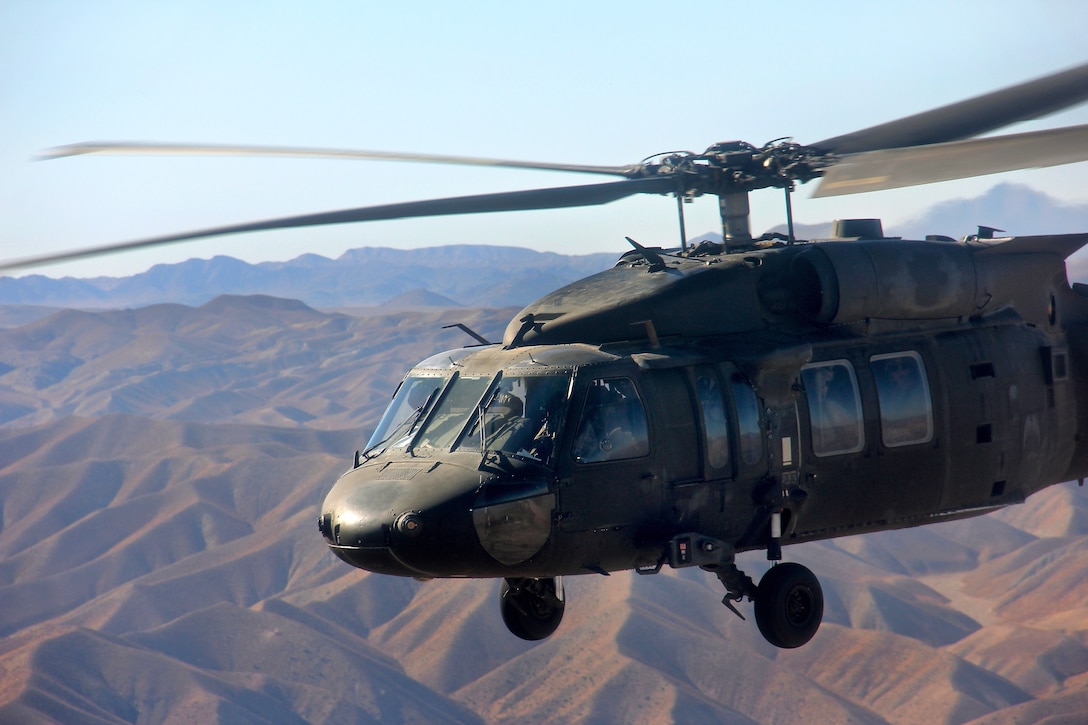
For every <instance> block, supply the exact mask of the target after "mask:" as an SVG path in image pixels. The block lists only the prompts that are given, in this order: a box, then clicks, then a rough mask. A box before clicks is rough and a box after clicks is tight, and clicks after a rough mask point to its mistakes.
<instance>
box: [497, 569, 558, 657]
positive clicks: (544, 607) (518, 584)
mask: <svg viewBox="0 0 1088 725" xmlns="http://www.w3.org/2000/svg"><path fill="white" fill-rule="evenodd" d="M565 608H566V602H564V601H563V583H562V580H561V579H560V578H559V577H555V578H547V579H525V578H523V579H504V580H503V582H502V584H501V585H500V586H499V612H500V613H501V614H502V621H503V622H505V623H506V628H507V629H509V630H510V632H511V633H512V634H514V635H516V636H518V637H520V638H522V639H526V640H529V641H530V642H533V641H536V640H538V639H544V638H545V637H548V636H549V635H551V634H552V633H553V632H554V631H555V630H556V628H557V627H558V626H559V622H561V621H562V620H563V610H564V609H565Z"/></svg>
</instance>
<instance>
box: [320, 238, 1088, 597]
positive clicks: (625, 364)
mask: <svg viewBox="0 0 1088 725" xmlns="http://www.w3.org/2000/svg"><path fill="white" fill-rule="evenodd" d="M1082 236H1083V235H1082ZM1037 239H1042V240H1044V241H1043V242H1041V243H1036V244H1034V245H1031V244H1028V243H1026V242H1027V241H1028V240H1025V239H1014V240H1011V242H1005V243H1007V244H1009V246H1008V247H1005V248H1004V249H1003V250H1002V249H1001V248H1000V244H1001V243H998V242H995V243H992V244H978V245H975V246H973V247H972V246H970V245H965V244H963V243H945V242H898V241H897V240H880V241H870V242H841V243H838V242H837V243H831V245H830V246H828V245H790V246H779V247H775V248H771V249H767V250H765V251H753V252H752V253H750V254H744V255H723V256H722V257H710V258H678V259H677V260H676V261H674V262H672V263H671V264H672V266H671V267H669V266H666V268H665V269H661V268H660V267H659V266H658V267H656V268H654V269H650V268H651V267H654V264H653V263H652V262H651V261H650V260H640V259H635V260H628V261H627V262H626V263H621V265H618V267H617V268H616V269H615V270H609V271H608V272H605V273H602V275H599V276H598V277H599V279H594V278H590V279H589V280H586V281H583V282H581V283H576V284H575V285H571V286H570V287H568V288H564V289H563V290H557V291H556V292H555V293H553V294H552V295H549V296H548V297H545V298H544V299H542V300H540V301H538V302H537V303H534V305H532V306H530V307H529V308H527V309H526V310H525V311H524V312H523V313H522V314H521V315H519V317H518V318H517V319H515V320H514V321H512V322H511V326H510V328H509V329H508V331H507V335H506V339H505V340H504V344H502V345H493V346H487V347H477V348H462V349H460V350H456V351H452V352H446V353H440V354H438V355H435V356H433V357H431V358H429V359H428V360H425V361H423V362H422V363H420V364H419V365H417V366H416V367H415V368H413V369H412V370H411V371H410V372H409V373H408V375H407V376H406V378H405V380H404V382H403V383H402V384H401V386H400V388H399V389H398V391H397V393H396V395H395V396H394V398H393V402H392V404H391V405H390V407H389V409H388V411H387V412H386V415H385V416H384V417H383V419H382V422H381V423H380V424H379V426H378V429H377V431H376V432H375V433H374V435H373V436H372V438H371V440H370V442H369V443H368V445H367V447H366V448H365V449H364V450H363V451H362V452H361V453H360V454H359V455H357V457H356V465H355V467H354V468H353V469H352V470H350V471H348V472H347V473H346V474H344V476H343V477H342V478H341V479H340V480H339V481H338V482H337V483H336V484H335V486H334V487H333V489H332V491H331V492H330V493H329V495H328V497H327V498H326V500H325V504H324V506H323V508H322V516H321V520H320V528H321V531H322V533H323V534H324V536H325V537H326V539H327V541H328V544H329V546H330V547H331V548H332V549H333V551H335V552H336V553H337V555H338V556H340V557H341V558H342V559H344V560H345V561H347V562H348V563H351V564H353V565H355V566H358V567H361V568H364V569H369V570H372V571H377V572H381V573H387V574H396V575H404V576H414V577H420V578H428V577H450V576H467V577H552V576H558V575H567V574H576V573H588V572H608V571H615V570H621V569H631V568H638V569H644V570H655V569H657V568H660V566H661V565H662V563H664V562H665V561H666V559H667V558H668V549H669V545H670V542H673V541H675V540H676V538H677V537H678V536H680V535H683V534H685V533H696V534H699V535H701V536H706V537H711V538H712V539H715V540H719V541H721V542H725V543H726V544H728V545H729V546H731V547H732V548H733V549H734V550H735V551H744V550H750V549H760V548H765V547H768V546H769V545H771V543H772V541H771V540H772V535H773V534H775V533H779V532H778V531H776V530H775V526H772V525H771V519H772V514H778V515H779V516H778V517H777V518H778V521H780V523H781V531H780V536H781V543H782V544H790V543H798V542H802V541H811V540H815V539H822V538H829V537H834V536H841V535H845V534H851V533H861V532H866V531H876V530H882V529H891V528H901V527H908V526H916V525H920V524H924V523H929V522H934V521H939V520H945V519H948V518H956V517H962V516H970V515H976V514H978V513H983V512H986V511H989V510H993V509H994V508H997V507H1001V506H1005V505H1008V504H1011V503H1017V502H1020V501H1023V500H1024V498H1025V497H1027V496H1028V495H1030V494H1031V493H1033V492H1034V491H1037V490H1039V489H1040V488H1042V487H1044V486H1047V485H1050V484H1053V483H1057V482H1060V481H1064V480H1068V479H1070V478H1078V477H1082V476H1084V475H1085V474H1086V473H1088V443H1086V442H1085V440H1084V438H1083V436H1084V434H1085V432H1086V430H1085V425H1086V423H1088V413H1086V410H1088V404H1086V402H1085V398H1086V393H1085V389H1086V387H1088V379H1086V376H1088V360H1086V358H1085V352H1086V351H1085V344H1084V334H1083V330H1084V328H1085V325H1086V324H1088V297H1086V296H1085V294H1084V291H1083V289H1080V288H1078V289H1073V288H1071V287H1070V286H1069V285H1068V283H1067V282H1066V280H1065V275H1064V264H1063V260H1064V257H1065V256H1067V255H1068V254H1069V253H1070V252H1071V251H1072V249H1075V248H1077V247H1078V246H1079V244H1083V243H1084V241H1085V239H1084V238H1080V237H1078V238H1076V239H1073V238H1072V237H1068V238H1067V237H1063V238H1054V237H1044V238H1037ZM1056 239H1057V240H1059V241H1053V240H1056ZM1046 240H1051V241H1049V242H1047V241H1046ZM840 244H842V245H850V244H852V245H854V246H853V247H847V246H841V247H840V246H838V245H840ZM881 245H882V246H881ZM922 245H932V246H922ZM806 253H807V256H802V255H805V254H806ZM882 255H887V258H886V259H884V260H883V261H882V259H883V258H882ZM904 255H907V258H908V262H909V261H911V260H914V262H915V264H918V263H924V264H926V265H928V269H922V270H916V269H913V268H912V266H911V265H909V264H908V265H907V266H903V264H902V263H901V262H900V261H889V260H901V259H903V256H904ZM911 255H913V256H911ZM919 260H920V261H919ZM882 265H883V266H882ZM1028 275H1031V277H1032V279H1028ZM609 285H611V286H609ZM948 285H956V287H955V288H954V289H945V287H946V286H948ZM647 290H649V291H647ZM714 295H716V298H715V299H713V300H711V301H709V302H708V299H704V298H710V297H712V296H714ZM589 296H594V299H595V301H594V302H593V303H592V304H587V303H586V302H585V300H586V299H587V298H588V297H589ZM711 302H712V303H713V307H709V306H707V305H708V304H711ZM1078 433H1079V436H1080V437H1078ZM775 538H776V543H777V537H775Z"/></svg>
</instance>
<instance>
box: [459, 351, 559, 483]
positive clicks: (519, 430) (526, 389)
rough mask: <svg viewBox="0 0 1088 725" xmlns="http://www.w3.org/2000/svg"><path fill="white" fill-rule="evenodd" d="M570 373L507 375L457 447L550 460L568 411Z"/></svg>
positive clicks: (497, 385)
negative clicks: (560, 425) (560, 426)
mask: <svg viewBox="0 0 1088 725" xmlns="http://www.w3.org/2000/svg"><path fill="white" fill-rule="evenodd" d="M569 388H570V374H569V373H561V374H551V375H503V376H502V377H501V378H500V379H499V381H498V382H497V383H496V385H495V386H494V388H493V389H492V390H491V391H490V392H489V393H488V396H487V398H485V400H484V402H483V405H481V409H480V412H479V414H478V415H477V416H476V419H475V420H473V422H472V424H471V425H470V426H469V428H468V429H467V430H466V431H465V434H464V436H463V437H462V438H461V440H460V441H459V442H458V444H457V450H474V451H481V450H482V451H489V452H496V453H504V454H506V455H510V456H517V457H518V458H524V459H528V460H532V461H540V462H541V463H545V464H546V463H548V461H549V460H550V459H551V456H552V451H553V450H554V448H555V437H556V434H557V433H558V431H559V423H560V421H561V420H562V418H563V414H564V411H565V410H566V400H567V394H568V391H569Z"/></svg>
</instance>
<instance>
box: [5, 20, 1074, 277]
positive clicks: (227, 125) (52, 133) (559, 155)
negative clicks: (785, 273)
mask: <svg viewBox="0 0 1088 725" xmlns="http://www.w3.org/2000/svg"><path fill="white" fill-rule="evenodd" d="M1085 61H1088V3H1085V2H1083V0H1065V1H1058V0H1051V1H1047V0H1034V1H1033V2H1026V1H1020V2H1012V1H1003V0H985V1H979V2H975V1H968V2H963V1H956V0H941V1H939V2H938V1H935V2H929V1H920V0H914V1H913V2H891V1H889V2H872V1H871V0H869V1H866V2H815V1H814V0H813V1H810V2H801V1H796V2H752V1H751V0H746V1H744V2H727V1H719V2H698V1H692V2H684V3H673V4H668V3H663V2H660V0H655V1H654V2H630V1H628V2H607V3H605V2H601V3H592V2H586V1H585V0H582V2H551V3H517V2H509V1H508V2H502V3H490V2H464V1H463V2H459V3H444V2H437V1H435V2H405V1H401V2H397V3H391V2H384V3H376V2H362V1H359V2H332V1H327V0H326V1H322V0H309V1H308V2H305V3H303V2H298V3H277V2H269V1H239V0H234V1H232V2H222V0H216V1H215V2H203V1H192V0H190V1H186V2H174V3H165V2H163V3H159V2H136V1H126V0H117V1H113V2H110V1H106V0H97V1H96V2H78V1H76V0H71V1H68V2H62V1H59V0H2V2H0V129H2V131H3V135H2V137H0V138H2V140H0V257H4V258H10V257H20V256H25V255H27V254H32V253H38V252H44V251H52V250H60V249H65V248H72V247H79V246H82V245H91V244H102V243H107V242H115V241H123V240H128V239H134V238H140V237H145V236H154V235H160V234H167V233H170V232H175V231H182V230H187V229H199V228H203V227H207V226H214V225H219V224H228V223H233V222H242V221H250V220H256V219H262V218H267V217H274V216H283V215H290V214H299V213H306V212H315V211H325V210H329V209H338V208H345V207H356V206H364V205H369V204H378V203H387V202H393V201H406V200H411V199H418V198H428V197H437V196H450V195H459V194H468V193H481V192H489V191H502V190H510V189H522V188H532V187H536V186H560V185H565V184H571V183H581V182H582V181H584V182H585V183H595V182H599V181H601V180H602V179H601V178H600V177H579V176H576V175H570V174H557V173H546V172H526V171H499V170H492V169H468V168H457V167H448V166H428V165H420V164H393V163H379V162H363V161H336V160H296V159H279V158H257V159H254V158H240V159H239V158H232V159H223V158H208V157H191V158H170V157H123V156H122V157H105V156H103V157H81V158H71V159H63V160H57V161H49V162H31V161H30V160H29V159H30V157H31V156H32V155H33V154H34V153H35V152H36V151H38V150H40V149H43V148H46V147H49V146H55V145H60V144H67V143H73V142H79V141H88V140H103V139H109V140H122V139H128V140H141V141H179V142H206V143H214V142H219V143H248V144H285V145H307V146H322V147H347V148H364V149H380V150H397V151H418V152H436V153H449V154H461V155H477V156H492V157H499V158H519V159H528V160H537V161H559V162H572V163H588V164H623V163H629V162H635V161H639V160H641V159H642V158H643V157H646V156H648V155H650V154H654V153H657V152H661V151H669V150H675V149H686V150H692V151H700V150H702V149H704V148H705V147H706V146H708V145H710V144H711V143H713V142H716V141H722V140H729V139H744V140H747V141H750V142H752V143H756V144H762V143H764V142H766V141H769V140H771V139H774V138H777V137H780V136H787V135H790V136H793V137H794V138H795V139H796V140H797V141H800V142H811V141H817V140H819V139H822V138H826V137H829V136H832V135H837V134H839V133H844V132H847V131H851V130H854V129H858V128H862V127H865V126H868V125H872V124H875V123H879V122H882V121H886V120H891V119H893V118H897V117H900V116H904V115H908V114H911V113H915V112H917V111H922V110H926V109H928V108H932V107H935V106H938V105H942V104H945V103H949V102H953V101H956V100H960V99H962V98H965V97H968V96H972V95H977V94H979V93H982V92H986V91H989V90H993V89H996V88H999V87H1002V86H1006V85H1011V84H1013V83H1017V82H1020V81H1023V80H1027V79H1030V78H1034V77H1037V76H1040V75H1044V74H1046V73H1050V72H1053V71H1055V70H1060V69H1064V68H1067V67H1070V66H1073V65H1077V64H1080V63H1083V62H1085ZM1086 122H1088V106H1083V107H1081V108H1080V109H1075V110H1073V111H1068V112H1065V113H1062V114H1058V115H1055V116H1052V117H1050V118H1047V119H1044V120H1043V121H1041V122H1033V123H1031V124H1024V125H1021V126H1020V127H1018V128H1016V130H1028V129H1033V128H1041V127H1049V126H1060V125H1071V124H1075V123H1086ZM1009 179H1013V180H1016V181H1021V182H1024V183H1029V184H1031V185H1032V186H1034V187H1036V188H1039V189H1042V190H1045V191H1047V192H1049V193H1051V194H1053V195H1055V196H1058V197H1059V198H1063V199H1068V200H1078V201H1085V200H1088V183H1086V180H1088V164H1076V165H1072V166H1067V167H1061V168H1057V169H1050V170H1038V171H1030V172H1020V173H1016V174H1009V175H1002V176H992V177H985V178H983V179H979V180H973V181H963V182H948V183H944V184H935V185H931V186H928V187H920V188H916V189H908V190H899V191H885V192H879V193H874V194H867V195H857V196H853V197H843V198H839V199H831V200H809V199H808V198H807V197H808V195H809V193H810V190H809V189H806V188H804V187H802V188H801V191H800V193H799V194H798V195H796V196H795V213H796V217H797V219H798V221H802V222H820V221H826V220H830V219H832V218H836V217H843V216H882V217H884V219H885V227H886V228H890V229H891V230H894V226H895V223H896V222H897V221H900V222H901V221H904V220H906V219H909V218H911V217H912V216H915V215H917V214H918V213H919V212H920V211H921V210H922V209H924V208H925V207H926V206H928V205H930V204H932V203H934V202H937V201H940V200H942V199H946V198H950V197H964V196H975V195H977V194H979V193H982V192H983V191H985V190H986V189H988V188H989V187H990V186H992V185H994V184H996V183H999V182H1000V181H1002V180H1009ZM688 219H689V227H688V228H689V232H691V233H692V234H697V233H700V232H703V231H710V230H713V229H716V228H717V226H718V221H717V212H716V207H715V204H714V203H713V202H712V201H711V200H702V201H701V203H700V202H696V204H694V205H692V206H690V207H689V216H688ZM782 220H783V212H782V202H781V193H780V192H777V191H764V192H759V193H756V194H754V195H753V226H754V228H755V229H756V231H762V230H764V229H766V228H768V227H770V226H772V225H774V224H776V223H779V222H780V221H782ZM940 231H944V232H946V233H955V234H959V233H963V232H965V231H969V230H940ZM1010 231H1013V232H1030V231H1031V230H1030V229H1013V230H1010ZM1070 231H1074V230H1070ZM1076 231H1083V230H1076ZM624 235H629V236H631V237H633V238H635V239H637V240H639V241H641V242H643V243H644V244H665V245H671V244H674V243H675V241H676V229H675V212H674V204H673V201H672V200H671V199H668V198H665V197H635V198H632V199H629V200H625V201H621V202H617V203H614V204H611V205H608V206H603V207H598V208H589V209H581V210H558V211H548V212H522V213H513V214H490V215H483V216H476V217H452V218H447V219H435V220H413V221H398V222H379V223H371V224H365V225H349V226H342V227H334V228H328V229H311V230H296V231H289V232H277V233H264V234H250V235H242V236H237V237H233V238H224V239H219V240H212V241H204V242H199V243H192V244H189V245H182V246H174V247H167V248H164V249H161V250H157V251H153V252H142V253H138V254H128V255H122V256H116V257H110V258H104V259H100V260H95V261H93V262H83V263H79V264H70V265H65V266H60V267H52V268H47V269H43V270H42V271H43V272H46V273H48V274H51V275H58V274H63V273H70V274H79V275H91V274H128V273H131V272H134V271H137V270H140V269H145V268H147V267H148V266H149V265H151V264H153V263H155V262H160V261H177V260H180V259H185V258H188V257H192V256H205V257H207V256H211V255H214V254H217V253H223V254H230V255H232V256H236V257H241V258H243V259H248V260H251V261H256V260H264V259H288V258H291V257H294V256H297V255H298V254H301V253H303V252H307V251H310V252H315V253H318V254H322V255H325V256H332V257H335V256H337V255H339V254H340V253H341V252H343V251H344V250H345V249H347V248H351V247H358V246H394V247H412V246H430V245H435V244H461V243H487V244H513V245H520V246H528V247H532V248H535V249H541V250H548V249H550V250H554V251H558V252H564V253H579V252H596V251H612V250H615V251H621V250H623V249H624V248H625V246H626V243H625V242H624V241H623V237H624Z"/></svg>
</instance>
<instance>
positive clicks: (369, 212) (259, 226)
mask: <svg viewBox="0 0 1088 725" xmlns="http://www.w3.org/2000/svg"><path fill="white" fill-rule="evenodd" d="M674 191H676V179H675V178H673V177H672V176H669V175H661V176H657V177H650V178H646V179H625V180H623V181H611V182H608V183H604V184H589V185H585V186H561V187H555V188H550V189H530V190H527V191H508V192H501V193H497V194H478V195H474V196H459V197H450V198H445V199H427V200H424V201H409V202H403V203H399V204H383V205H380V206H367V207H361V208H358V209H344V210H342V211H330V212H323V213H319V214H305V215H302V216H293V217H283V218H280V219H268V220H265V221H259V222H250V223H247V224H233V225H230V226H225V227H215V228H212V229H202V230H199V231H193V232H184V233H182V234H171V235H168V236H164V237H152V238H150V239H138V240H136V241H131V242H120V243H117V244H106V245H103V246H98V247H89V248H87V249H79V250H73V251H70V252H59V253H57V254H43V255H40V256H36V257H27V258H25V259H16V260H12V261H9V262H0V271H7V270H12V269H22V268H25V267H35V266H39V265H43V264H53V263H56V262H68V261H72V260H76V259H86V258H88V257H96V256H99V255H102V254H112V253H114V252H122V251H129V250H133V249H144V248H147V247H157V246H161V245H165V244H173V243H175V242H185V241H189V240H192V239H203V238H205V237H218V236H222V235H225V234H240V233H242V232H256V231H264V230H270V229H291V228H295V227H311V226H321V225H325V224H347V223H350V222H364V221H379V220H384V219H408V218H412V217H428V216H450V215H454V214H482V213H488V212H499V211H526V210H530V209H558V208H563V207H578V206H596V205H598V204H607V203H608V202H610V201H616V200H618V199H623V198H624V197H628V196H632V195H634V194H670V193H672V192H674Z"/></svg>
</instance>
